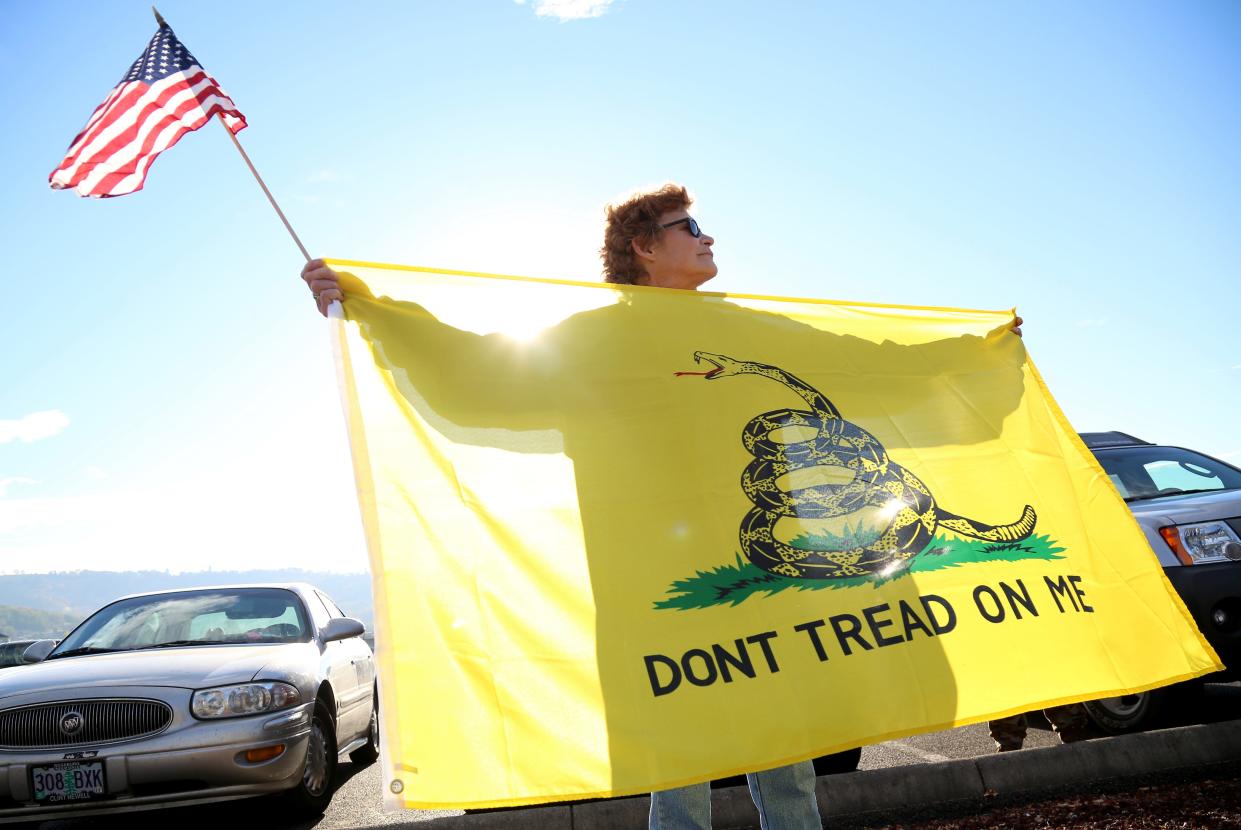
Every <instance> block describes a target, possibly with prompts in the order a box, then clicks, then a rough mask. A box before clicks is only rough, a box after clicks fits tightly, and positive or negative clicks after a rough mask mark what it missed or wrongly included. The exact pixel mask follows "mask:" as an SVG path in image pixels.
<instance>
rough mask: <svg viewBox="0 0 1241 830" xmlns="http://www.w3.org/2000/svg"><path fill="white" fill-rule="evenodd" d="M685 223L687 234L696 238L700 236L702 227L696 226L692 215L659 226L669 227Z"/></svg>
mask: <svg viewBox="0 0 1241 830" xmlns="http://www.w3.org/2000/svg"><path fill="white" fill-rule="evenodd" d="M682 222H684V223H685V229H686V230H687V231H689V235H690V236H692V237H694V239H697V238H698V237H700V236H702V228H700V227H698V223H697V222H695V221H694V217H692V216H686V217H685V218H684V219H678V220H676V221H675V222H669V223H668V224H666V225H660V227H661V228H671V227H672V226H673V225H679V224H681V223H682Z"/></svg>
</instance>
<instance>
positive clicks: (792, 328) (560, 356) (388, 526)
mask: <svg viewBox="0 0 1241 830" xmlns="http://www.w3.org/2000/svg"><path fill="white" fill-rule="evenodd" d="M331 264H332V266H333V267H335V268H337V269H339V270H341V271H342V272H345V273H344V276H343V278H342V282H343V284H344V287H345V289H346V291H347V294H348V299H347V301H346V303H345V314H346V318H347V319H346V320H342V321H337V322H336V323H335V324H334V325H335V326H336V328H337V334H338V335H339V337H338V340H337V342H338V344H339V347H340V367H341V370H342V372H341V378H342V385H343V388H344V394H345V399H346V409H347V412H348V422H349V430H350V436H351V441H352V447H353V455H354V462H355V465H356V471H357V481H358V491H359V494H360V500H361V504H362V511H363V516H364V523H365V527H366V531H367V536H368V542H369V546H370V558H371V570H372V573H373V574H374V580H375V582H374V584H375V599H376V628H377V640H378V651H379V668H380V687H381V696H382V698H383V709H382V719H383V735H384V739H385V744H384V746H385V749H384V754H385V759H384V766H385V775H386V782H385V787H386V789H387V790H388V791H389V792H390V793H391V794H392V795H391V796H390V798H392V799H394V800H395V801H396V802H397V803H399V804H402V805H404V806H408V807H448V806H457V807H494V806H504V805H517V804H531V803H537V802H544V801H551V800H563V799H575V798H585V797H592V796H608V795H622V794H629V793H641V792H647V791H649V790H652V789H662V788H667V787H672V786H676V785H680V784H687V783H691V782H697V781H704V780H707V779H710V778H714V777H720V776H723V775H727V774H732V773H738V772H744V771H752V770H756V769H762V768H767V767H773V766H777V765H781V764H785V763H788V762H791V761H797V760H801V759H806V758H811V757H813V756H816V755H821V754H825V753H828V752H831V751H835V750H840V749H844V748H847V747H854V746H859V745H863V744H870V743H875V742H878V741H883V740H887V739H890V738H895V737H899V736H903V735H910V734H913V733H917V732H925V731H930V730H935V729H943V728H947V727H950V726H957V725H961V724H966V723H972V722H976V721H981V720H986V719H989V718H992V717H995V716H999V715H1007V714H1012V713H1016V712H1023V711H1026V710H1029V709H1032V708H1035V707H1038V706H1043V705H1048V704H1055V703H1066V702H1070V701H1077V700H1087V699H1091V698H1097V697H1103V696H1112V695H1118V694H1122V693H1126V692H1133V691H1138V690H1143V689H1149V688H1152V687H1155V686H1160V685H1163V684H1166V683H1169V682H1172V681H1176V680H1183V679H1186V678H1190V677H1194V676H1197V675H1201V674H1204V673H1206V672H1209V671H1212V670H1216V669H1219V668H1220V665H1219V663H1218V660H1217V658H1216V657H1215V655H1214V653H1213V652H1212V651H1211V649H1210V647H1209V646H1208V645H1207V644H1206V642H1205V641H1204V640H1203V639H1202V636H1201V635H1200V634H1199V632H1198V631H1197V629H1196V628H1195V627H1194V625H1193V622H1192V621H1191V619H1190V617H1189V615H1188V613H1187V612H1186V610H1185V608H1184V606H1183V605H1182V604H1181V602H1180V600H1179V599H1178V598H1177V597H1176V595H1175V594H1174V593H1173V591H1172V589H1171V588H1170V586H1169V584H1168V582H1167V580H1166V579H1165V578H1164V575H1163V572H1162V571H1161V570H1160V568H1159V567H1158V565H1157V564H1156V561H1155V558H1154V556H1153V555H1152V554H1151V551H1150V548H1149V547H1148V546H1147V543H1146V541H1145V539H1144V538H1143V536H1142V533H1141V532H1140V530H1139V529H1138V527H1137V525H1136V524H1135V523H1134V521H1133V519H1132V518H1131V516H1130V514H1129V511H1128V510H1127V509H1126V507H1125V505H1124V503H1123V502H1122V501H1121V499H1120V497H1119V496H1118V495H1117V493H1116V492H1115V490H1114V489H1113V488H1112V486H1111V485H1110V484H1109V483H1108V479H1107V477H1106V475H1104V473H1103V472H1102V470H1101V469H1100V468H1099V466H1098V465H1097V464H1096V463H1095V461H1094V459H1093V458H1092V456H1091V455H1090V453H1089V452H1088V451H1087V450H1086V448H1085V447H1084V446H1083V445H1082V443H1081V441H1080V440H1079V439H1078V437H1077V435H1076V434H1075V433H1074V432H1073V429H1072V427H1070V426H1069V424H1068V423H1067V422H1066V421H1065V418H1064V416H1063V415H1062V414H1061V413H1060V411H1059V409H1058V408H1057V407H1056V404H1055V402H1054V401H1053V400H1052V398H1051V396H1050V394H1049V393H1048V391H1047V389H1046V387H1044V385H1043V383H1042V381H1041V380H1040V379H1039V376H1038V373H1037V372H1036V371H1035V369H1034V366H1033V365H1032V364H1031V363H1030V361H1029V359H1028V357H1027V355H1026V351H1025V348H1024V345H1023V343H1022V341H1021V339H1020V338H1018V337H1016V336H1015V335H1013V334H1012V333H1011V332H1009V330H1008V329H1009V326H1010V325H1011V323H1012V317H1013V315H1012V313H1011V312H991V311H964V310H952V309H939V308H909V307H896V306H876V305H864V304H846V303H837V302H823V301H816V300H791V299H779V298H772V297H751V296H728V295H721V294H707V293H693V292H686V291H675V290H669V289H651V288H643V287H632V286H624V287H617V286H605V285H600V284H589V283H568V282H552V281H544V280H531V279H518V278H510V277H494V276H486V275H478V274H462V273H459V272H455V273H454V272H445V271H434V270H429V269H423V268H404V267H397V266H385V265H371V264H365V263H358V262H344V261H335V262H332V263H331Z"/></svg>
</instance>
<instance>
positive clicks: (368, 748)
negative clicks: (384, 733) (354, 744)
mask: <svg viewBox="0 0 1241 830" xmlns="http://www.w3.org/2000/svg"><path fill="white" fill-rule="evenodd" d="M378 758H379V693H378V692H376V693H375V697H374V700H373V701H372V702H371V724H370V726H369V727H368V728H367V730H366V743H364V744H362V746H360V747H358V748H357V749H355V750H354V751H353V752H350V753H349V760H350V761H353V762H354V763H355V764H357V765H358V766H366V765H367V764H373V763H375V761H376V760H378Z"/></svg>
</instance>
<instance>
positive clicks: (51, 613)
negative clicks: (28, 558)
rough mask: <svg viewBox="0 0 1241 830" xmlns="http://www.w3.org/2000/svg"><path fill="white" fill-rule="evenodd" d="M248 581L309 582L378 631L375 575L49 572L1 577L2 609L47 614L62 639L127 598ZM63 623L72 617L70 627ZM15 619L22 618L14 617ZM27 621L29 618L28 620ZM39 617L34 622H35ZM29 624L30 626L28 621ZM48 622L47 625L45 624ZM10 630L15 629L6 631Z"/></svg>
mask: <svg viewBox="0 0 1241 830" xmlns="http://www.w3.org/2000/svg"><path fill="white" fill-rule="evenodd" d="M247 582H309V583H310V584H312V585H314V586H315V587H317V588H319V589H321V590H322V591H323V592H324V593H326V594H327V595H328V596H330V597H331V598H332V599H334V600H336V604H337V605H339V606H340V607H341V610H343V611H344V612H345V613H346V614H348V615H349V616H351V617H357V618H358V619H360V620H361V621H362V622H364V623H366V627H367V628H368V629H369V628H372V626H373V621H374V605H373V603H372V601H371V578H370V575H369V574H334V573H325V572H322V571H303V570H296V569H287V570H271V571H200V572H197V573H181V574H170V573H167V572H165V571H65V572H60V573H46V574H11V575H8V576H0V609H3V608H4V607H5V606H17V607H16V608H13V609H11V610H14V611H24V612H27V613H38V612H47V613H48V616H47V618H46V620H45V621H44V622H45V623H46V624H47V625H52V626H53V627H55V626H58V625H59V626H61V627H62V628H63V630H60V631H59V633H56V634H49V636H57V637H59V636H61V635H63V634H64V633H65V632H66V631H68V630H69V629H70V628H72V627H73V626H75V625H77V624H78V623H79V622H81V621H82V619H83V618H85V617H86V616H87V615H88V614H90V613H92V612H94V611H96V610H98V609H99V608H100V607H102V606H104V605H107V604H108V603H109V602H111V601H112V600H114V599H116V598H118V597H122V596H125V595H126V594H140V593H145V592H147V591H161V590H164V589H168V588H196V587H202V586H207V585H235V584H239V583H247ZM62 618H63V619H70V622H69V624H68V626H67V627H65V626H64V623H63V620H62ZM14 619H15V620H16V619H17V618H14ZM22 619H27V618H22ZM33 619H34V618H29V620H30V621H31V622H32V623H33ZM23 624H24V623H23ZM40 624H44V623H40ZM17 625H18V623H17V622H14V623H9V622H8V621H7V620H6V618H5V617H3V616H0V632H3V633H5V634H8V635H9V637H11V638H12V639H18V637H19V635H18V634H17V633H15V631H14V630H12V629H13V628H15V627H16V626H17ZM6 626H10V627H6Z"/></svg>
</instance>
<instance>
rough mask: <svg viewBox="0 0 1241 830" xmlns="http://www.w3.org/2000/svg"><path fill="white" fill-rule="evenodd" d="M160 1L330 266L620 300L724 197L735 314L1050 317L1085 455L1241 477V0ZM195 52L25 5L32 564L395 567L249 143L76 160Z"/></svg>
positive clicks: (20, 280) (126, 28)
mask: <svg viewBox="0 0 1241 830" xmlns="http://www.w3.org/2000/svg"><path fill="white" fill-rule="evenodd" d="M159 5H160V11H161V12H162V13H163V14H164V16H165V17H166V18H167V19H168V21H169V23H170V24H171V25H172V26H173V28H174V29H175V30H176V32H177V34H178V35H179V37H180V38H181V39H182V41H184V42H185V44H186V45H187V46H188V47H189V49H190V50H191V51H192V52H193V53H194V54H195V55H196V56H197V57H198V59H199V61H200V62H201V63H202V64H203V65H204V66H205V67H206V68H207V70H208V71H210V72H211V73H212V74H213V75H215V77H216V78H218V79H219V81H220V82H221V84H222V85H223V86H224V87H225V89H227V90H228V92H229V93H230V94H231V95H232V97H233V99H234V100H235V101H236V102H237V104H238V106H239V107H240V108H241V110H242V111H243V112H244V113H245V114H246V115H247V117H248V119H249V122H250V127H249V129H247V130H245V131H243V132H242V133H241V135H240V139H241V141H242V142H243V144H244V145H245V146H246V148H247V150H248V151H249V152H250V154H251V156H252V158H253V159H254V161H255V163H256V165H257V166H258V167H259V169H260V170H261V171H262V172H263V174H264V176H265V178H266V179H267V182H268V184H269V186H270V187H271V188H272V190H273V191H274V192H275V194H276V196H277V198H278V199H279V200H280V201H281V203H282V205H283V207H284V208H285V211H286V213H287V214H288V216H289V218H290V220H291V221H292V223H293V225H294V227H295V228H297V230H298V232H299V234H300V235H301V237H302V238H303V240H304V241H305V242H306V244H307V246H308V247H309V248H310V249H311V250H312V251H313V252H314V253H316V254H322V255H327V256H334V257H338V258H348V259H364V260H372V261H388V262H401V263H408V264H419V265H430V266H442V267H448V268H460V269H466V270H479V271H496V272H502V273H512V274H525V275H533V276H547V277H568V278H577V279H582V278H585V279H593V278H595V277H596V276H597V275H598V273H599V266H598V260H597V256H596V250H597V248H598V245H599V240H600V234H601V228H602V224H601V220H602V209H603V206H604V204H606V203H607V202H608V201H611V200H614V199H615V198H617V197H619V196H622V195H624V194H625V193H627V192H629V191H631V190H633V189H635V188H638V187H641V186H644V185H649V184H658V183H662V182H664V181H668V180H675V181H679V182H683V183H685V184H686V185H687V186H689V188H690V189H691V191H692V192H693V193H694V194H695V195H696V197H697V199H698V204H697V206H696V208H695V210H694V213H695V215H696V216H697V217H698V218H699V219H700V221H701V223H702V225H703V227H704V228H705V229H706V230H708V231H709V232H710V233H711V234H712V235H713V236H715V238H716V261H717V262H718V263H719V265H720V269H721V270H720V276H719V277H718V278H717V279H716V280H715V281H714V282H713V283H712V284H711V286H710V287H711V288H712V289H716V290H722V291H732V292H742V293H762V294H776V295H793V296H808V297H824V298H831V299H845V300H863V301H871V302H891V303H908V304H921V305H949V306H964V307H970V308H1007V307H1011V306H1016V307H1017V308H1018V311H1019V313H1020V314H1022V316H1024V317H1025V318H1026V321H1027V324H1026V344H1027V346H1028V348H1029V350H1030V352H1031V355H1032V357H1033V359H1034V360H1035V361H1036V363H1037V364H1038V366H1039V368H1040V370H1041V372H1042V373H1043V376H1044V378H1045V379H1046V380H1047V382H1048V384H1049V385H1050V387H1051V389H1052V392H1053V393H1054V394H1055V395H1056V397H1057V399H1058V400H1059V402H1060V404H1061V406H1062V407H1063V408H1064V410H1065V412H1066V414H1067V415H1068V417H1069V420H1070V421H1071V422H1072V423H1073V425H1074V426H1075V427H1076V428H1078V429H1079V430H1103V429H1121V430H1124V431H1128V432H1131V433H1133V434H1135V435H1138V436H1140V437H1143V438H1146V439H1148V440H1153V441H1160V442H1168V443H1177V444H1182V445H1185V446H1190V447H1194V448H1197V449H1200V450H1203V451H1205V452H1207V453H1210V454H1213V455H1216V456H1219V457H1223V458H1226V459H1227V460H1230V461H1231V462H1233V463H1234V464H1238V463H1241V435H1238V434H1237V431H1236V428H1235V423H1236V420H1235V419H1236V417H1237V416H1236V413H1237V412H1238V411H1241V348H1239V346H1241V337H1239V336H1238V334H1237V333H1236V331H1237V318H1238V311H1241V301H1239V299H1238V297H1239V296H1241V292H1239V291H1238V289H1237V286H1238V283H1239V282H1241V234H1239V233H1238V228H1241V149H1239V148H1241V105H1238V101H1241V49H1238V48H1237V44H1238V43H1241V5H1239V4H1237V3H1235V2H1229V0H1221V2H1185V3H1164V2H1093V3H1073V2H1039V3H1035V2H1012V3H990V2H956V3H930V4H928V3H914V2H903V3H896V2H892V3H872V4H844V3H811V2H801V3H792V2H789V3H784V2H767V3H753V2H713V3H706V2H702V3H697V2H685V3H668V2H659V0H615V2H607V0H582V1H581V2H579V0H560V2H547V1H546V0H542V1H541V0H526V2H524V3H515V2H513V0H471V2H462V3H450V2H374V3H367V4H356V3H350V4H346V3H326V2H307V3H297V4H275V3H268V4H250V3H240V2H226V1H225V0H220V2H215V3H211V4H202V3H192V2H189V0H163V2H161V3H160V4H159ZM154 30H155V24H154V21H153V18H152V17H151V14H150V11H149V9H148V8H147V5H146V4H143V3H119V2H98V3H89V4H87V3H77V2H56V0H50V1H49V2H41V3H19V2H15V1H14V0H0V79H2V80H0V104H2V105H3V111H4V112H5V113H6V114H7V116H8V119H7V126H8V129H6V130H4V131H2V133H0V165H2V166H3V173H4V177H3V181H4V182H5V186H4V189H3V192H0V234H2V239H3V243H4V246H3V248H4V253H5V256H6V258H7V261H8V266H7V269H6V270H7V272H8V275H9V276H8V278H7V279H6V280H5V281H4V284H5V286H6V290H5V291H4V300H5V305H6V314H5V315H4V318H5V320H4V324H3V332H4V336H3V343H4V347H3V350H2V351H0V355H2V358H0V360H2V361H3V362H2V364H0V366H2V368H3V383H2V384H0V572H12V571H17V570H20V571H48V570H61V569H78V568H101V569H110V570H126V569H135V568H168V569H171V570H177V571H181V570H206V569H208V568H214V569H222V568H234V567H245V566H250V565H260V564H261V565H264V566H294V565H303V566H307V567H313V568H325V569H332V570H339V571H361V570H364V569H365V567H366V556H365V551H364V548H363V540H362V533H361V527H360V522H359V520H358V517H357V508H356V503H355V501H354V499H353V487H352V473H351V471H350V467H349V462H348V452H347V444H346V440H345V435H344V427H343V421H342V418H341V415H340V410H339V405H338V403H337V398H336V391H335V378H334V376H333V371H332V366H331V358H330V350H329V346H328V336H327V329H326V324H325V322H324V321H323V320H322V318H320V317H319V316H318V315H317V314H315V313H314V310H313V308H312V305H311V302H310V300H309V299H308V297H307V294H306V291H305V288H304V287H303V286H302V284H301V283H300V281H299V280H298V279H297V276H296V275H297V272H298V271H299V269H300V267H301V257H300V255H299V254H298V252H297V249H296V248H295V247H294V246H293V244H292V243H291V241H290V240H289V239H288V238H287V236H286V235H285V233H284V230H283V229H282V227H281V226H280V224H279V222H278V220H277V219H276V218H275V215H274V214H273V213H272V212H271V209H270V207H269V206H268V205H267V203H266V202H265V200H264V199H263V197H262V194H261V192H260V191H259V190H258V188H257V186H256V185H255V184H254V182H253V180H252V179H251V178H250V176H249V173H248V172H247V170H246V169H245V167H244V165H243V164H242V162H241V161H240V159H239V158H238V156H237V154H236V152H235V150H234V149H233V147H232V144H231V143H230V142H229V141H228V139H227V137H226V135H225V133H224V131H223V129H221V128H220V127H219V126H218V125H215V124H209V125H207V126H206V127H205V128H203V129H202V130H201V131H199V132H198V133H195V134H192V135H189V136H187V137H185V138H184V139H183V140H182V141H181V143H180V144H179V145H177V146H176V147H175V148H173V149H172V150H171V151H169V152H168V153H166V154H165V155H163V156H162V157H161V158H160V159H159V160H158V161H157V162H156V164H155V166H154V167H153V169H152V172H151V174H150V176H149V178H148V180H147V185H146V188H145V189H144V190H143V191H140V192H139V193H137V194H134V195H131V196H126V197H122V198H117V199H110V200H105V201H95V200H88V199H81V198H78V197H77V196H76V195H71V194H69V193H58V192H53V191H51V190H49V189H48V187H47V184H46V179H47V174H48V172H49V171H50V170H51V169H52V168H53V167H54V166H55V165H56V164H57V163H58V162H59V160H60V157H61V155H62V154H63V152H64V149H65V147H66V145H67V144H68V142H69V140H70V139H71V138H72V137H73V136H74V135H75V134H76V132H77V131H78V129H79V128H80V127H81V126H82V124H83V123H84V122H85V120H86V118H87V116H88V115H89V114H90V113H91V111H92V110H93V109H94V107H95V106H96V105H97V104H98V103H99V102H100V101H101V100H102V99H103V97H104V95H105V94H106V93H107V92H108V90H109V89H110V88H111V87H112V85H114V84H115V83H116V82H117V80H118V79H119V78H120V77H121V75H122V74H123V73H124V72H125V70H127V69H128V67H129V65H130V63H131V62H132V61H133V60H134V58H136V57H137V56H138V53H139V52H140V51H141V50H142V49H143V48H144V46H145V44H146V42H147V40H148V39H149V38H150V36H151V34H152V33H153V32H154Z"/></svg>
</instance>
